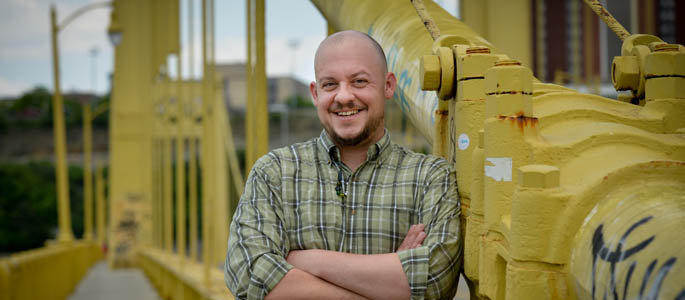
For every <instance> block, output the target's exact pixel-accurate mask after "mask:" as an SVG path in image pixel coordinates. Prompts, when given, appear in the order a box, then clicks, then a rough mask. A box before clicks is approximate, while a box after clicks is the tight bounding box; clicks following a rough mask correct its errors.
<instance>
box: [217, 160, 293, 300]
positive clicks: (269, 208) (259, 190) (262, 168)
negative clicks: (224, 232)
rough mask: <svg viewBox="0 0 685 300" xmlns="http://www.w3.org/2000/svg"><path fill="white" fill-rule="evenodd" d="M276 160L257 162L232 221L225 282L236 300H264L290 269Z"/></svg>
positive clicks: (277, 161) (277, 162)
mask: <svg viewBox="0 0 685 300" xmlns="http://www.w3.org/2000/svg"><path fill="white" fill-rule="evenodd" d="M279 170H280V167H279V160H278V158H277V157H276V156H274V155H273V154H269V155H266V156H264V157H262V158H261V159H259V160H258V161H257V162H256V163H255V165H254V167H253V168H252V171H251V172H250V175H249V176H248V179H247V183H246V186H245V191H244V193H243V195H242V197H241V199H240V203H239V205H238V207H237V209H236V212H235V214H234V217H233V222H231V228H230V235H229V239H228V255H227V259H226V262H225V265H224V280H225V281H226V285H227V286H228V288H229V289H230V290H231V292H232V293H233V295H234V296H235V297H236V299H245V298H249V299H261V298H264V297H265V296H266V295H267V294H268V293H269V292H270V291H271V290H272V289H273V288H274V287H275V286H276V284H278V282H279V281H280V280H281V279H282V278H283V276H285V274H286V273H287V272H288V271H290V269H292V268H293V267H292V265H290V264H289V263H288V262H286V260H285V257H286V256H287V254H288V251H289V245H288V239H287V238H286V233H285V228H284V221H283V220H284V217H283V211H282V208H281V205H280V204H279V203H280V201H281V199H280V196H279V195H280V193H279V190H280V186H281V185H280V177H279V176H280V174H279V173H280V172H279Z"/></svg>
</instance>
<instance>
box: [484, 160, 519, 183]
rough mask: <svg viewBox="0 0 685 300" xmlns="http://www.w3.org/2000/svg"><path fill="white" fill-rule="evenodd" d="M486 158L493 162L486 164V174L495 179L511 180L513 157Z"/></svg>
mask: <svg viewBox="0 0 685 300" xmlns="http://www.w3.org/2000/svg"><path fill="white" fill-rule="evenodd" d="M485 160H486V161H488V162H490V163H491V164H493V165H492V166H488V165H486V166H485V176H487V177H490V178H492V179H494V180H495V181H511V168H512V163H511V157H490V158H486V159H485Z"/></svg>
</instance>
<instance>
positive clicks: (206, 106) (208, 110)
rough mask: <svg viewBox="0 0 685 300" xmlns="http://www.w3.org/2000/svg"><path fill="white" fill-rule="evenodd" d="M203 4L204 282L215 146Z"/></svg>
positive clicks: (207, 270) (207, 266) (208, 263)
mask: <svg viewBox="0 0 685 300" xmlns="http://www.w3.org/2000/svg"><path fill="white" fill-rule="evenodd" d="M207 1H211V0H202V64H203V77H202V100H203V101H202V104H203V108H202V114H203V115H202V122H203V133H202V260H203V263H204V268H203V278H204V280H205V282H208V281H209V277H210V275H209V274H210V269H211V268H212V250H213V247H212V246H213V245H212V243H211V236H212V233H213V230H212V222H213V219H212V210H213V209H214V197H215V194H214V192H215V190H214V184H215V181H214V180H215V179H214V178H215V175H216V166H215V163H214V161H213V159H212V158H213V157H214V156H213V151H212V150H214V145H215V141H214V134H213V130H215V128H213V126H212V123H213V118H214V114H213V113H212V112H213V109H214V106H213V103H212V99H214V98H213V97H212V91H213V88H212V81H213V77H211V76H212V75H211V74H210V73H211V67H210V65H211V62H212V57H211V55H212V53H210V50H209V49H211V47H210V45H209V43H210V39H211V37H209V30H208V26H209V24H207V23H208V21H207V15H208V12H207V9H208V5H207Z"/></svg>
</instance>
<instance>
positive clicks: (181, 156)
mask: <svg viewBox="0 0 685 300" xmlns="http://www.w3.org/2000/svg"><path fill="white" fill-rule="evenodd" d="M177 65H178V77H177V78H176V82H175V88H176V89H175V91H176V126H175V130H176V135H175V136H176V251H177V252H178V255H179V256H181V257H185V255H186V170H185V128H184V127H185V122H186V114H185V111H184V110H185V103H186V101H185V96H186V95H185V90H184V89H183V79H182V76H181V74H182V72H181V65H182V59H181V55H179V56H178V60H177Z"/></svg>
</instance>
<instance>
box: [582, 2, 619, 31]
mask: <svg viewBox="0 0 685 300" xmlns="http://www.w3.org/2000/svg"><path fill="white" fill-rule="evenodd" d="M584 1H585V4H587V5H588V6H589V7H590V9H592V11H594V12H595V13H596V14H597V15H598V16H599V18H600V19H602V21H604V23H606V24H607V26H609V28H611V30H612V31H613V32H614V33H616V35H618V38H620V39H621V40H625V39H626V38H627V37H629V36H630V32H628V30H626V28H625V27H623V25H621V23H619V22H618V21H617V20H616V19H615V18H614V16H612V15H611V13H609V11H607V10H606V9H605V8H604V6H603V5H602V3H600V2H599V0H584Z"/></svg>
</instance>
